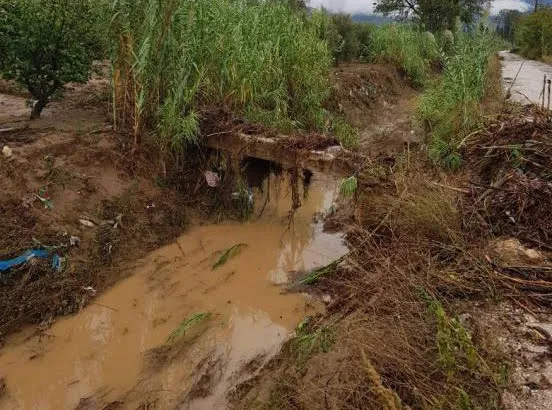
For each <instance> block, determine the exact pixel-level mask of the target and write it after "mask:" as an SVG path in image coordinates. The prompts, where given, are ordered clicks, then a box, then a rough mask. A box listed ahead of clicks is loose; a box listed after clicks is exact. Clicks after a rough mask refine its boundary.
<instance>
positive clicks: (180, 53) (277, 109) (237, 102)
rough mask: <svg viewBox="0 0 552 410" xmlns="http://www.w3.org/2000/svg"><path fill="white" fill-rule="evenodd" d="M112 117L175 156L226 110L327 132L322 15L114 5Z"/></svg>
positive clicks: (172, 0)
mask: <svg viewBox="0 0 552 410" xmlns="http://www.w3.org/2000/svg"><path fill="white" fill-rule="evenodd" d="M112 11H113V16H114V17H113V23H112V30H111V36H112V39H113V41H114V44H113V49H112V63H113V77H114V80H113V83H114V102H115V103H114V108H113V109H114V117H115V118H116V121H117V124H118V125H119V126H124V127H126V128H128V129H130V130H131V131H132V132H133V134H134V135H135V137H136V141H135V143H139V137H140V135H141V134H142V132H143V131H144V130H145V129H146V128H153V129H156V130H157V133H158V139H159V142H160V143H161V144H162V145H163V146H165V147H170V148H172V149H174V150H177V151H179V150H182V149H183V147H184V146H185V144H190V143H194V142H196V141H197V137H198V132H199V121H200V117H202V115H203V116H208V114H207V113H206V112H205V111H207V110H209V109H212V108H213V107H222V108H224V109H226V110H228V111H230V112H233V113H235V114H238V115H239V114H240V113H241V114H243V115H245V116H249V117H251V118H253V119H254V120H259V119H262V120H263V122H266V123H269V124H271V125H272V124H278V125H284V126H288V127H290V128H315V129H322V128H323V127H324V120H325V111H324V110H323V109H322V108H321V107H322V103H323V102H324V101H325V99H326V98H327V97H328V93H329V86H328V69H329V66H330V62H331V58H330V53H329V51H328V48H327V46H326V43H325V42H324V41H323V40H321V39H320V38H319V36H318V31H317V27H316V24H315V19H313V18H309V17H308V16H307V15H306V14H303V13H299V12H296V11H293V10H292V8H290V7H289V6H288V5H287V4H285V3H284V2H276V3H274V2H264V1H246V0H234V1H230V0H197V1H194V2H184V1H179V0H169V1H160V0H126V1H123V0H116V1H115V2H114V3H113V10H112Z"/></svg>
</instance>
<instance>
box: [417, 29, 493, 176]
mask: <svg viewBox="0 0 552 410" xmlns="http://www.w3.org/2000/svg"><path fill="white" fill-rule="evenodd" d="M494 44H495V42H494V40H493V37H492V36H490V35H488V34H486V33H483V32H482V33H478V34H476V35H463V36H460V37H459V38H458V40H457V42H456V44H455V46H454V48H453V53H452V54H451V55H449V56H447V57H446V58H445V68H444V72H443V76H442V78H441V79H439V81H437V82H436V83H435V84H434V85H433V86H432V87H430V88H429V89H428V90H427V91H426V92H425V93H424V95H423V96H422V99H421V102H420V106H419V113H420V116H421V118H422V120H423V122H424V124H425V125H426V127H427V129H428V130H429V133H430V155H431V157H432V158H434V159H435V160H437V161H440V162H441V163H442V164H443V165H444V166H446V167H447V168H450V169H457V168H458V167H459V166H460V165H461V155H460V153H459V149H460V146H461V144H462V141H463V140H464V138H465V137H466V136H467V135H468V134H469V133H471V132H472V131H474V130H475V129H476V128H477V127H478V126H479V125H480V124H481V101H482V100H483V97H484V96H485V90H486V84H487V80H488V73H489V71H488V67H489V60H490V58H491V57H492V55H493V53H494V51H495V49H494Z"/></svg>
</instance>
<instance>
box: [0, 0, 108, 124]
mask: <svg viewBox="0 0 552 410" xmlns="http://www.w3.org/2000/svg"><path fill="white" fill-rule="evenodd" d="M93 1H94V0H0V75H1V76H2V77H3V78H4V79H7V80H15V81H17V82H18V83H20V84H22V85H23V86H25V87H26V88H27V89H28V90H29V92H30V93H31V95H32V97H33V99H34V100H35V101H36V102H35V103H34V104H33V109H32V113H31V118H32V119H34V118H38V117H40V114H41V112H42V110H43V109H44V107H46V105H47V104H48V102H49V100H50V99H51V97H52V96H53V95H54V94H56V93H57V92H59V91H61V89H62V87H63V85H64V84H65V83H68V82H77V83H84V82H86V81H87V80H88V79H89V76H90V73H91V67H92V62H93V59H94V57H96V56H97V55H98V51H99V48H100V47H101V36H100V28H99V27H98V23H99V20H98V16H99V14H98V13H97V5H95V4H94V3H92V2H93Z"/></svg>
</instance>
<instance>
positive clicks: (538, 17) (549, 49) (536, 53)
mask: <svg viewBox="0 0 552 410" xmlns="http://www.w3.org/2000/svg"><path fill="white" fill-rule="evenodd" d="M515 39H516V45H517V46H518V47H519V49H520V52H521V54H523V55H524V56H526V57H528V58H532V59H540V58H543V57H544V56H548V55H551V54H552V9H551V8H541V9H540V10H538V11H537V12H535V13H531V14H527V15H524V16H523V17H521V18H520V19H519V22H518V24H517V27H516V29H515Z"/></svg>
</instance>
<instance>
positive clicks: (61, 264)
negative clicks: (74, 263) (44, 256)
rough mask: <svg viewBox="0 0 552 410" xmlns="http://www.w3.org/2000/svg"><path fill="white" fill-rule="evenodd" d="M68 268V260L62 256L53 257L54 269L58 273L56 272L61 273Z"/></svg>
mask: <svg viewBox="0 0 552 410" xmlns="http://www.w3.org/2000/svg"><path fill="white" fill-rule="evenodd" d="M66 266H67V258H64V257H62V256H59V255H57V254H55V255H54V256H52V268H53V269H54V270H55V271H56V272H61V271H63V270H64V269H65V267H66Z"/></svg>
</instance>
